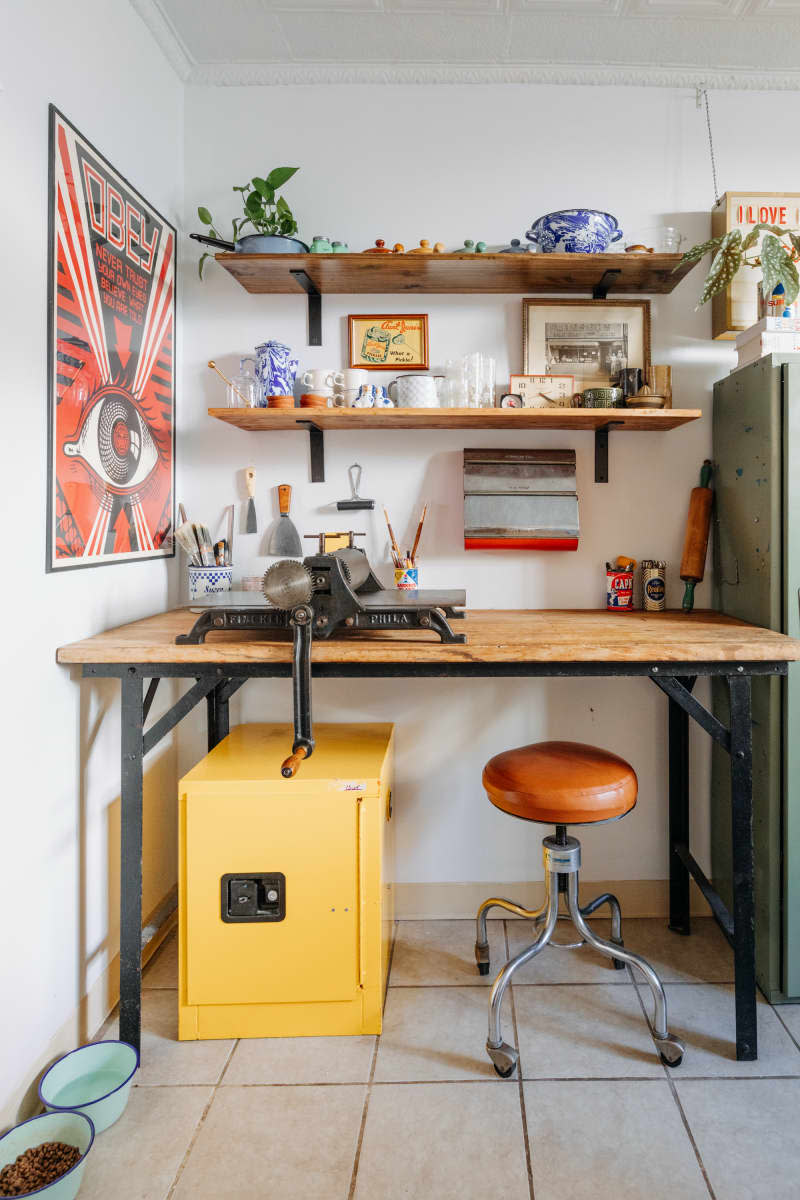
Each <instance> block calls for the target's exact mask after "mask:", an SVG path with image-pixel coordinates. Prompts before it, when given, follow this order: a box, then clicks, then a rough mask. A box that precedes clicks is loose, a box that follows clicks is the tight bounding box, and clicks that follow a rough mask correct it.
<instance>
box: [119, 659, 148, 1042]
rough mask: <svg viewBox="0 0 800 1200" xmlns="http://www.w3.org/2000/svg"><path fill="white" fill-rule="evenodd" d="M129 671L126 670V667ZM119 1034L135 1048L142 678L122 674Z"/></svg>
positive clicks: (138, 1012) (138, 981)
mask: <svg viewBox="0 0 800 1200" xmlns="http://www.w3.org/2000/svg"><path fill="white" fill-rule="evenodd" d="M131 670H132V669H131ZM121 683H122V712H121V724H122V737H121V747H122V755H121V772H120V774H121V793H120V794H121V803H122V813H121V820H120V930H119V1036H120V1038H121V1040H122V1041H123V1042H129V1043H130V1044H131V1045H132V1046H135V1047H136V1050H137V1051H138V1050H139V1048H140V1043H141V1030H142V1010H141V1004H142V778H143V770H142V759H143V744H142V735H143V725H144V699H143V694H142V680H141V677H139V676H137V675H136V674H132V673H128V674H127V675H123V676H122V680H121Z"/></svg>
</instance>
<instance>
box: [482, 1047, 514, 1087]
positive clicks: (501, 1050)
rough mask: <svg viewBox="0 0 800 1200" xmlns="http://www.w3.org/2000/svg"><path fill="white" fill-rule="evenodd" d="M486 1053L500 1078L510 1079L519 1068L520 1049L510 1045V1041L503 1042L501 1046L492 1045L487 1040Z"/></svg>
mask: <svg viewBox="0 0 800 1200" xmlns="http://www.w3.org/2000/svg"><path fill="white" fill-rule="evenodd" d="M486 1053H487V1054H488V1055H489V1058H490V1059H491V1060H492V1064H493V1066H494V1069H495V1071H496V1072H497V1074H498V1075H499V1076H500V1078H501V1079H510V1078H511V1076H512V1075H513V1074H514V1072H515V1071H516V1069H517V1063H518V1062H519V1051H518V1050H515V1049H514V1047H513V1046H509V1044H508V1042H501V1043H500V1045H499V1046H490V1045H489V1043H488V1042H487V1043H486Z"/></svg>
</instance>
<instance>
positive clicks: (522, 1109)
mask: <svg viewBox="0 0 800 1200" xmlns="http://www.w3.org/2000/svg"><path fill="white" fill-rule="evenodd" d="M503 938H504V939H505V948H506V962H508V960H509V958H510V955H511V951H510V950H509V946H508V925H507V924H506V922H505V921H503ZM508 993H509V998H510V1001H511V1028H512V1029H513V1030H514V1045H515V1046H516V1047H517V1051H519V1029H518V1028H517V1006H516V1004H515V1003H514V986H513V984H509V988H508ZM517 1090H518V1094H519V1110H520V1116H521V1118H522V1144H523V1146H524V1147H525V1168H526V1170H527V1172H528V1195H529V1196H530V1200H536V1193H535V1191H534V1187H533V1162H532V1158H531V1143H530V1138H529V1136H528V1116H527V1113H526V1111H525V1090H524V1088H523V1086H522V1059H521V1058H519V1059H518V1061H517Z"/></svg>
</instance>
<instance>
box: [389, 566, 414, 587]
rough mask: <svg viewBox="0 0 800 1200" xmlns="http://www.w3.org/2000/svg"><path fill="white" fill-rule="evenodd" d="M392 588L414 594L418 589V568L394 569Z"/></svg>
mask: <svg viewBox="0 0 800 1200" xmlns="http://www.w3.org/2000/svg"><path fill="white" fill-rule="evenodd" d="M394 586H395V587H396V588H400V589H401V591H405V592H415V591H416V590H417V588H418V587H419V567H395V569H394Z"/></svg>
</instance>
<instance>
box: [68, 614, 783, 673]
mask: <svg viewBox="0 0 800 1200" xmlns="http://www.w3.org/2000/svg"><path fill="white" fill-rule="evenodd" d="M196 619H197V618H196V614H194V613H192V612H190V610H189V609H188V608H177V609H173V610H171V611H170V612H165V613H159V614H157V615H156V616H153V617H147V618H145V619H144V620H142V621H133V622H131V623H130V624H129V625H120V626H119V627H118V628H116V629H109V630H108V631H107V632H106V633H99V634H96V635H95V636H94V637H90V638H85V639H84V640H83V641H80V642H73V643H72V644H71V645H68V646H62V647H61V648H60V649H59V650H58V652H57V656H56V657H57V661H58V662H60V663H131V664H132V663H187V664H189V663H227V664H232V663H249V664H251V665H252V664H258V663H276V662H278V663H288V662H291V636H290V635H289V634H286V635H276V634H275V633H274V632H271V633H270V637H269V639H267V638H266V637H264V636H263V635H260V634H253V633H251V632H238V631H237V632H223V633H210V634H209V635H208V638H207V640H206V643H205V644H204V645H201V646H176V645H175V638H176V636H177V635H178V634H179V633H188V632H189V630H190V629H191V628H192V625H193V624H194V622H195V620H196ZM453 628H454V629H455V630H456V631H457V632H459V633H466V635H467V643H466V645H447V644H443V643H441V642H440V641H439V639H438V638H437V637H436V636H435V635H433V634H430V633H427V632H422V631H417V632H414V633H409V632H406V631H404V630H398V631H375V632H374V633H373V632H365V631H358V632H355V631H354V632H353V633H352V634H349V633H347V634H345V636H343V637H339V638H336V639H334V640H330V641H322V640H321V639H316V640H315V641H314V643H313V648H312V661H313V662H317V663H324V662H329V663H330V662H333V663H408V664H410V665H411V664H414V663H436V662H463V663H471V662H472V663H503V662H506V663H515V662H530V663H551V662H552V663H590V662H591V663H641V662H681V663H684V662H685V663H691V662H697V663H701V662H792V661H795V660H798V659H800V641H797V640H795V639H794V638H789V637H786V636H784V635H783V634H781V633H775V632H773V631H772V630H770V629H762V628H760V627H759V626H757V625H749V624H747V623H746V622H744V621H737V620H736V619H735V618H733V617H726V616H722V615H721V614H720V613H717V612H711V611H708V610H706V611H697V612H693V613H688V614H687V613H683V612H681V611H680V610H677V611H673V610H670V611H668V612H663V613H645V612H640V611H634V612H629V613H613V612H606V611H605V610H595V609H573V610H568V609H533V610H523V611H520V610H510V609H509V610H506V609H486V610H478V609H476V610H468V612H467V616H466V618H465V619H464V620H458V621H455V622H453ZM412 673H413V670H410V671H409V674H412Z"/></svg>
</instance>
